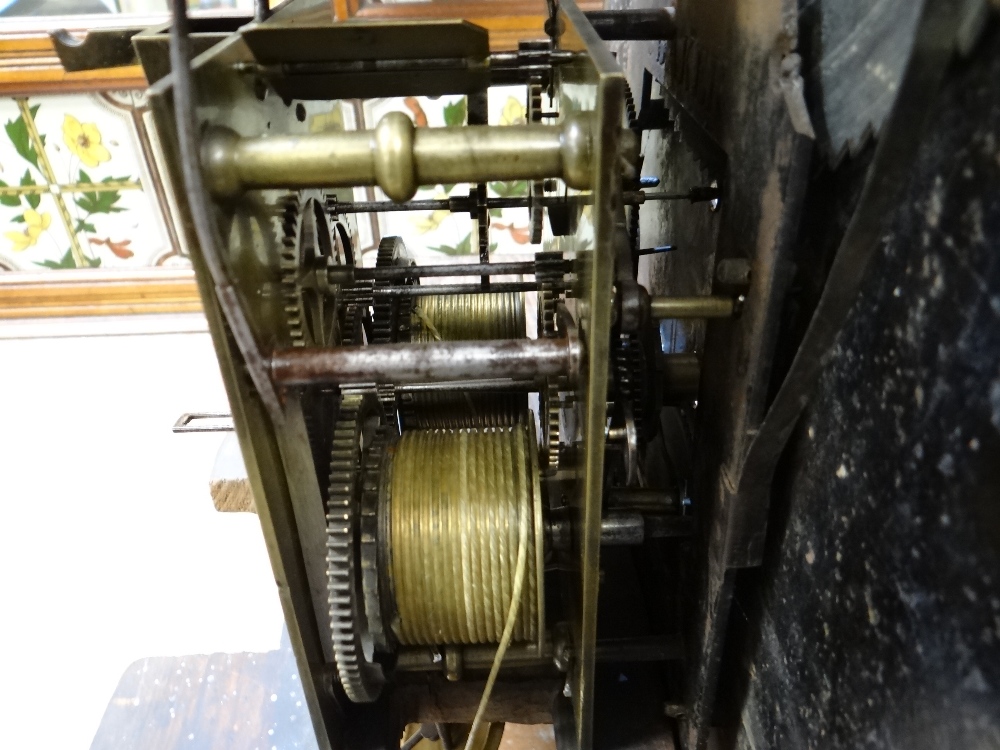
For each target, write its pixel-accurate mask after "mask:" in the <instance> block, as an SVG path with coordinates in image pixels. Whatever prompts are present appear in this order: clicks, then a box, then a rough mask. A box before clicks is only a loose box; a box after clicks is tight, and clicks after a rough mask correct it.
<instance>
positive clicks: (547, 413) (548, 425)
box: [541, 378, 565, 474]
mask: <svg viewBox="0 0 1000 750" xmlns="http://www.w3.org/2000/svg"><path fill="white" fill-rule="evenodd" d="M563 388H565V382H564V379H563V378H549V379H548V380H547V381H546V382H545V391H544V392H543V393H542V404H541V407H542V408H541V412H542V414H543V415H544V417H543V421H542V445H543V446H544V453H543V454H542V458H543V459H544V461H545V468H546V472H545V473H546V474H555V473H556V472H557V471H558V470H559V447H560V444H561V442H560V440H561V438H560V419H561V414H562V401H561V399H560V396H559V392H560V391H561V390H563Z"/></svg>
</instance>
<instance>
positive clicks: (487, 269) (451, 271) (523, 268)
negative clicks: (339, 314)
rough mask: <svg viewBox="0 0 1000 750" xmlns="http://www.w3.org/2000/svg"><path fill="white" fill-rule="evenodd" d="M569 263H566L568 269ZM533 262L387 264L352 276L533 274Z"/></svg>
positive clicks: (397, 278)
mask: <svg viewBox="0 0 1000 750" xmlns="http://www.w3.org/2000/svg"><path fill="white" fill-rule="evenodd" d="M569 267H570V264H569V263H567V264H566V269H567V270H569ZM534 273H535V262H534V261H531V260H526V261H519V262H514V263H454V264H440V265H433V266H387V267H384V268H355V269H354V278H355V279H358V280H369V279H371V280H374V281H406V280H407V279H424V278H431V277H435V278H440V277H451V276H524V275H529V276H530V275H534Z"/></svg>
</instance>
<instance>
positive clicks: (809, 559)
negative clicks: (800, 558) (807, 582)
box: [806, 547, 816, 565]
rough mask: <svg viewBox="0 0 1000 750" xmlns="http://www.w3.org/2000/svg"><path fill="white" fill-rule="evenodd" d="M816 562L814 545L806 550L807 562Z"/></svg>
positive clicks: (809, 563)
mask: <svg viewBox="0 0 1000 750" xmlns="http://www.w3.org/2000/svg"><path fill="white" fill-rule="evenodd" d="M814 562H816V552H815V551H813V548H812V547H810V548H809V549H808V550H807V551H806V563H807V564H808V565H812V564H813V563H814Z"/></svg>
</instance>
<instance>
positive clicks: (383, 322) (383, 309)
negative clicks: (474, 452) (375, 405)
mask: <svg viewBox="0 0 1000 750" xmlns="http://www.w3.org/2000/svg"><path fill="white" fill-rule="evenodd" d="M412 265H413V260H412V259H411V258H410V256H409V253H407V251H406V245H405V244H404V243H403V240H402V238H401V237H384V238H383V239H382V241H381V242H379V245H378V256H377V258H376V260H375V267H376V268H392V267H398V266H412ZM397 283H399V282H394V281H377V282H375V288H376V289H377V288H378V287H379V286H383V287H386V286H392V285H394V284H397ZM403 283H404V284H405V285H406V286H410V285H412V284H413V283H414V280H412V279H410V280H407V281H405V282H403ZM412 311H413V300H412V298H410V297H385V296H381V295H375V296H374V303H373V305H372V338H371V341H370V342H369V343H371V344H394V343H397V342H400V341H409V340H410V315H411V313H412ZM377 391H378V397H379V401H381V402H382V409H383V411H384V412H385V415H386V416H387V417H388V418H389V419H390V420H395V419H396V389H395V388H393V387H392V386H391V385H386V384H379V385H378V386H377Z"/></svg>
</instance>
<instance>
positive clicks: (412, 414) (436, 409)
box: [402, 292, 528, 429]
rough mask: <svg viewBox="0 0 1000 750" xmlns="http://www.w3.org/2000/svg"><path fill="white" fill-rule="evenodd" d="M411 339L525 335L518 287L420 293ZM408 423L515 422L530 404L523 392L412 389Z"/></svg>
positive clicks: (473, 424)
mask: <svg viewBox="0 0 1000 750" xmlns="http://www.w3.org/2000/svg"><path fill="white" fill-rule="evenodd" d="M410 331H411V341H494V340H498V339H523V338H525V337H526V335H527V328H526V325H525V316H524V295H523V294H522V293H520V292H491V293H484V294H446V295H434V296H428V297H420V298H417V299H416V301H415V302H414V308H413V313H412V316H411V320H410ZM402 405H403V423H404V425H405V426H406V428H407V429H433V428H441V427H448V428H460V427H492V426H499V425H510V424H514V423H515V422H516V421H517V420H518V419H519V418H520V416H521V415H522V414H523V413H524V410H525V409H526V408H527V405H528V402H527V397H526V396H525V394H523V393H466V392H460V391H441V392H438V393H421V394H408V395H406V396H404V397H403V400H402Z"/></svg>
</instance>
